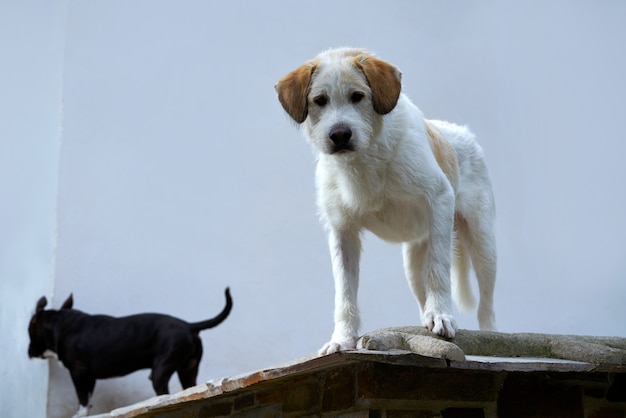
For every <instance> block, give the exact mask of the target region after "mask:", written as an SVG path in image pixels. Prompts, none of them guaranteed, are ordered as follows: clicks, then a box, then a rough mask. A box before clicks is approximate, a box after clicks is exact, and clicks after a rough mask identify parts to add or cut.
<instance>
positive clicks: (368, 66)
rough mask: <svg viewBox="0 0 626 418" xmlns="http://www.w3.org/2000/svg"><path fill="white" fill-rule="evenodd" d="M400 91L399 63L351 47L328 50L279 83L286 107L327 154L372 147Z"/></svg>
mask: <svg viewBox="0 0 626 418" xmlns="http://www.w3.org/2000/svg"><path fill="white" fill-rule="evenodd" d="M400 89H401V73H400V71H399V70H398V69H397V68H396V67H395V66H393V65H391V64H389V63H387V62H385V61H382V60H380V59H378V58H375V57H374V56H373V55H372V54H370V53H368V52H366V51H363V50H360V49H349V48H339V49H331V50H329V51H326V52H323V53H321V54H320V55H318V56H317V57H315V58H314V59H313V60H311V61H308V62H306V63H305V64H303V65H302V66H300V67H299V68H297V69H295V70H294V71H292V72H290V73H289V74H287V75H286V76H285V77H283V78H282V79H281V80H280V81H279V82H278V83H277V84H276V91H277V93H278V100H279V101H280V103H281V104H282V106H283V108H284V109H285V111H286V112H287V113H288V114H289V116H291V117H292V118H293V120H295V121H296V122H297V123H299V124H302V123H303V124H304V128H305V129H306V133H307V136H308V137H309V139H311V140H312V141H313V143H314V144H315V145H316V146H317V147H318V148H319V150H320V151H321V152H323V153H326V154H335V153H347V152H350V151H358V150H360V149H364V148H367V146H368V145H369V142H370V140H371V138H373V137H374V136H375V135H376V133H377V131H378V130H379V129H380V123H381V120H382V119H381V117H382V115H385V114H387V113H389V112H391V111H392V110H393V109H394V107H395V106H396V103H397V102H398V98H399V97H400Z"/></svg>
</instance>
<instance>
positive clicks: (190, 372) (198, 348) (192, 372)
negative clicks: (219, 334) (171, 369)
mask: <svg viewBox="0 0 626 418" xmlns="http://www.w3.org/2000/svg"><path fill="white" fill-rule="evenodd" d="M193 342H194V347H195V351H194V353H193V354H192V355H191V357H190V358H189V360H187V361H186V362H184V363H183V365H182V366H181V367H179V368H178V369H177V370H176V372H177V374H178V380H180V384H181V386H182V387H183V389H187V388H189V387H192V386H195V385H196V378H197V377H198V368H199V367H200V360H201V359H202V341H201V340H200V337H198V336H194V339H193Z"/></svg>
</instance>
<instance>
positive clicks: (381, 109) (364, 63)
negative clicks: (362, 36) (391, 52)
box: [354, 55, 402, 115]
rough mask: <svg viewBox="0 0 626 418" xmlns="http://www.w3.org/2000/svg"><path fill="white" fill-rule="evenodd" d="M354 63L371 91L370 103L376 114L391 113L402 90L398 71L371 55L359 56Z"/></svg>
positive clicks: (400, 76)
mask: <svg viewBox="0 0 626 418" xmlns="http://www.w3.org/2000/svg"><path fill="white" fill-rule="evenodd" d="M354 62H355V64H356V66H357V67H358V68H360V69H361V71H363V74H365V78H366V80H367V84H369V86H370V89H372V103H373V105H374V110H375V111H376V113H378V114H380V115H386V114H387V113H389V112H391V111H392V110H393V108H394V107H396V103H398V97H400V89H401V88H402V84H401V80H402V73H401V72H400V70H398V69H397V68H396V67H395V66H393V65H391V64H389V63H388V62H385V61H383V60H379V59H378V58H374V57H373V56H371V55H359V56H357V57H355V58H354Z"/></svg>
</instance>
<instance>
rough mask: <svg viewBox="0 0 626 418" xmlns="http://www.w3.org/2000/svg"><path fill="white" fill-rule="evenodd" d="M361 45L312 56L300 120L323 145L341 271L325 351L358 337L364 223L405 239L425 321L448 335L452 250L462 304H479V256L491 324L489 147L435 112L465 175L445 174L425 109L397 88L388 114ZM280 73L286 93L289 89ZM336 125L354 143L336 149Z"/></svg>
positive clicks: (484, 309) (336, 269)
mask: <svg viewBox="0 0 626 418" xmlns="http://www.w3.org/2000/svg"><path fill="white" fill-rule="evenodd" d="M356 53H363V54H365V55H368V56H371V55H369V53H367V52H365V51H358V50H356V51H355V50H352V49H333V50H329V51H326V52H324V53H322V54H320V55H318V56H317V57H316V58H315V59H314V60H313V61H310V62H309V63H313V64H314V65H315V67H314V68H315V69H314V72H312V75H311V79H310V84H309V87H308V90H307V91H308V94H307V97H306V100H307V113H306V119H305V120H304V121H303V122H302V128H303V131H304V134H305V136H306V137H307V139H308V140H309V141H310V142H311V143H312V144H313V146H314V148H315V149H316V150H317V154H318V163H317V170H316V185H317V194H318V205H319V208H320V212H321V218H322V220H323V222H324V224H325V225H326V227H327V228H328V231H329V239H328V240H329V248H330V255H331V260H332V267H333V275H334V280H335V313H334V321H335V328H334V332H333V334H332V337H331V339H330V341H329V342H328V343H327V344H325V345H324V346H323V347H322V349H321V350H320V353H321V354H328V353H333V352H336V351H340V350H349V349H354V348H355V346H356V340H357V337H358V330H359V322H360V321H359V312H358V308H357V289H358V281H359V258H360V254H361V239H360V234H361V232H362V231H363V230H365V229H367V230H370V231H372V232H373V233H374V234H376V235H378V236H379V237H380V238H382V239H384V240H386V241H390V242H401V243H403V256H404V267H405V271H406V275H407V279H408V282H409V285H410V287H411V289H412V291H413V293H414V295H415V297H416V298H417V300H418V302H419V304H420V307H421V311H422V324H423V325H425V326H427V327H428V328H429V329H431V330H432V331H433V332H435V333H437V334H440V335H442V336H446V337H449V338H452V337H454V335H455V331H456V329H457V325H456V322H455V319H454V317H453V315H452V289H451V281H450V275H451V271H450V270H451V263H452V261H453V259H454V261H455V263H454V265H455V268H454V275H453V281H454V282H455V286H454V289H455V299H456V300H457V302H458V303H459V304H460V305H461V306H463V307H470V306H471V305H472V303H473V297H472V295H471V287H470V285H469V282H468V273H469V267H470V265H473V266H474V268H475V270H476V273H477V278H478V282H479V288H480V306H479V310H478V318H479V323H480V327H481V329H494V328H495V315H494V312H493V288H494V283H495V271H496V253H495V240H494V233H493V220H494V217H495V207H494V199H493V195H492V192H491V185H490V181H489V176H488V173H487V168H486V166H485V164H484V160H483V154H482V150H481V148H480V146H479V145H478V144H477V143H476V142H475V141H474V137H473V135H472V133H471V132H470V131H469V130H468V129H466V128H465V127H461V126H457V125H454V124H451V123H447V122H442V121H429V123H430V124H431V126H434V127H435V128H436V129H438V131H439V132H440V133H441V135H442V136H443V138H445V140H447V141H449V143H450V144H451V145H452V147H453V149H454V154H455V155H456V164H458V180H457V179H452V180H450V179H448V177H446V173H444V171H443V170H442V168H441V167H440V165H439V164H438V161H437V160H436V158H435V155H434V153H433V149H432V148H431V144H430V142H429V137H428V133H427V130H426V122H425V119H424V117H423V115H422V112H421V111H420V110H419V109H418V108H417V107H416V106H415V105H414V104H413V103H412V102H411V101H410V100H409V98H408V97H406V96H405V95H404V94H400V95H399V97H398V99H397V103H396V104H395V107H394V108H393V110H391V112H389V113H387V114H385V115H381V114H378V113H377V112H376V111H375V110H374V107H373V105H372V90H373V89H372V88H371V86H370V85H369V82H370V81H369V80H368V79H367V78H366V77H365V75H364V72H363V71H361V70H360V68H359V67H358V66H355V64H354V54H356ZM397 77H398V80H399V78H400V73H399V71H398V72H397ZM281 82H282V80H281ZM281 82H279V84H278V85H277V90H278V91H279V95H280V94H281V89H289V87H285V86H284V85H283V86H281ZM284 84H285V85H287V84H288V83H284ZM355 91H358V92H362V93H364V97H363V99H362V100H360V101H358V102H354V100H352V99H351V98H352V97H353V96H351V95H352V94H353V93H354V92H355ZM320 95H323V96H324V97H326V98H327V102H326V103H324V104H323V105H321V106H320V105H318V104H316V102H315V99H316V98H318V97H320ZM281 102H282V98H281ZM283 106H285V108H286V110H287V106H286V105H285V104H283ZM288 111H289V110H288ZM337 126H344V127H349V128H350V130H351V131H352V137H351V139H350V141H351V146H352V150H344V151H341V152H333V142H332V141H331V139H330V138H329V135H330V131H332V130H333V129H334V128H336V127H337ZM452 160H454V157H453V158H452ZM455 217H456V219H457V220H465V221H466V222H460V223H461V225H460V227H459V225H457V227H458V228H457V235H458V236H457V237H456V238H457V239H456V240H455V239H454V237H455V235H454V232H453V229H454V225H455ZM457 223H458V222H457ZM454 242H456V243H457V249H456V251H453V243H454ZM453 255H454V256H453ZM470 260H471V262H470Z"/></svg>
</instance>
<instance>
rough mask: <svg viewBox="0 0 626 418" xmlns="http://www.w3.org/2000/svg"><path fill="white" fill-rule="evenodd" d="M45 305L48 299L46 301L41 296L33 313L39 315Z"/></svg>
mask: <svg viewBox="0 0 626 418" xmlns="http://www.w3.org/2000/svg"><path fill="white" fill-rule="evenodd" d="M47 304H48V299H46V297H45V296H42V297H41V298H39V300H38V301H37V306H36V307H35V313H39V312H41V311H43V308H45V307H46V305H47Z"/></svg>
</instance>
